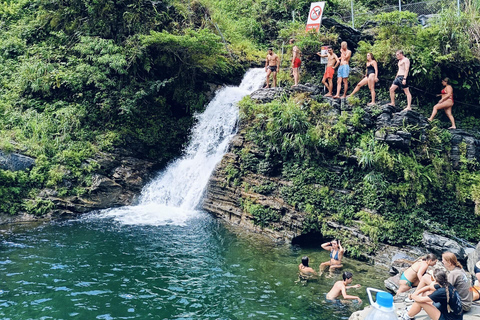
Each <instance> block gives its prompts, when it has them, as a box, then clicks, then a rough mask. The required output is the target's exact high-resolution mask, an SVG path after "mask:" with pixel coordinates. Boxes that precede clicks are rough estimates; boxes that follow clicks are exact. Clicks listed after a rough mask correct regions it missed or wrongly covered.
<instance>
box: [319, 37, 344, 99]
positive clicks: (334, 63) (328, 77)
mask: <svg viewBox="0 0 480 320" xmlns="http://www.w3.org/2000/svg"><path fill="white" fill-rule="evenodd" d="M317 55H319V56H320V57H321V58H327V68H326V70H325V74H324V75H323V78H322V83H323V84H324V86H325V87H327V89H328V93H327V94H326V95H325V97H331V96H332V91H333V74H334V73H335V69H336V68H337V67H338V65H339V64H340V60H339V59H338V57H337V55H336V54H335V53H334V52H333V49H332V47H331V46H328V48H327V54H322V53H321V52H317Z"/></svg>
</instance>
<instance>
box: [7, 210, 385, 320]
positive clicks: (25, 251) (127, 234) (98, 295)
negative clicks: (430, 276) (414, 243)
mask: <svg viewBox="0 0 480 320" xmlns="http://www.w3.org/2000/svg"><path fill="white" fill-rule="evenodd" d="M1 250H2V253H3V254H2V259H1V260H0V274H2V276H1V282H0V287H1V289H2V291H1V292H0V318H2V319H9V318H10V319H42V318H44V319H70V318H73V319H74V318H78V319H248V318H250V319H260V318H262V319H263V318H272V319H300V318H309V319H329V320H334V319H348V316H349V315H350V314H351V312H353V311H355V310H357V309H358V308H359V306H358V305H350V306H342V307H338V306H333V305H330V304H327V303H326V302H325V299H324V297H325V293H326V292H327V291H328V290H329V289H330V287H331V286H332V285H333V283H334V282H335V281H337V280H339V279H340V275H339V274H333V275H329V274H326V275H323V276H322V277H320V279H318V280H316V281H308V282H298V264H299V262H300V258H301V256H303V255H308V256H310V260H311V265H312V266H313V267H315V268H317V267H318V265H319V264H320V263H321V262H322V261H324V260H325V259H328V253H327V252H322V251H319V250H318V249H310V248H306V249H303V248H301V247H299V246H290V245H277V244H275V243H273V242H272V241H271V240H270V239H268V238H265V237H262V236H261V235H252V234H246V233H241V232H240V233H238V232H232V231H231V230H230V228H226V227H225V226H224V225H223V224H222V223H221V222H219V221H217V220H215V219H213V218H211V217H210V216H209V215H208V214H206V213H203V214H202V215H201V216H200V217H197V218H194V219H191V220H189V221H188V222H187V223H186V224H185V225H184V226H174V225H164V226H138V225H122V224H119V223H115V222H113V221H111V220H108V219H97V218H96V217H95V216H91V217H90V218H86V219H80V220H76V221H67V222H61V223H50V224H45V225H42V226H40V227H37V228H32V229H28V230H24V232H23V233H22V234H14V235H12V236H11V237H10V238H9V239H8V241H4V242H3V243H2V244H1ZM345 269H346V270H347V269H348V270H350V271H352V272H353V273H354V279H355V280H354V283H361V284H362V285H363V288H362V289H353V290H351V292H350V293H351V294H355V295H356V294H358V295H360V297H361V298H362V299H364V300H365V298H366V294H365V290H364V288H365V287H366V286H374V287H379V286H380V285H381V283H382V280H381V279H383V278H384V276H385V275H386V271H383V274H380V275H379V277H378V279H375V278H377V277H375V276H374V275H378V274H377V273H376V271H375V270H374V269H373V268H372V267H370V266H364V265H361V264H359V263H358V262H356V261H354V260H350V259H346V261H345Z"/></svg>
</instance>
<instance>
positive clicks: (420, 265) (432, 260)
mask: <svg viewBox="0 0 480 320" xmlns="http://www.w3.org/2000/svg"><path fill="white" fill-rule="evenodd" d="M436 263H437V257H436V256H435V255H434V254H433V253H429V254H427V255H426V256H425V257H424V258H422V259H421V260H419V261H416V262H414V263H413V264H412V265H411V266H410V267H408V268H407V269H406V270H405V271H404V272H403V273H402V275H401V276H400V281H399V282H398V284H399V286H398V290H397V295H398V294H399V293H402V292H406V291H408V290H410V289H411V288H413V287H415V286H417V285H418V284H419V283H420V279H422V277H423V275H424V274H425V272H427V269H428V267H433V266H434V265H435V264H436Z"/></svg>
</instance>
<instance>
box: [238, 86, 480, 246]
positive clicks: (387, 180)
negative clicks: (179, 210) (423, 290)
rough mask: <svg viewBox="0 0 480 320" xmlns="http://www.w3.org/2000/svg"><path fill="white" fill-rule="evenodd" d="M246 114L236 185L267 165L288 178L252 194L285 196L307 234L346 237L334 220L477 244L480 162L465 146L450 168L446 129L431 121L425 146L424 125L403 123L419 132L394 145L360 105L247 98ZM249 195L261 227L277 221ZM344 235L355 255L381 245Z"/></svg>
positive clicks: (381, 233) (397, 240)
mask: <svg viewBox="0 0 480 320" xmlns="http://www.w3.org/2000/svg"><path fill="white" fill-rule="evenodd" d="M372 114H373V115H375V111H374V112H373V113H372ZM377 115H378V113H377ZM241 116H242V119H243V121H247V123H248V126H247V129H246V132H245V137H246V139H247V143H246V147H244V148H243V149H240V150H239V151H238V154H239V160H238V161H239V164H238V168H239V169H236V172H235V173H236V175H235V179H236V183H237V185H240V184H241V183H242V178H243V177H245V176H247V175H249V174H251V173H260V172H259V164H260V163H262V162H268V163H269V170H267V171H265V170H263V171H262V172H261V174H264V175H267V176H269V177H273V178H275V179H281V180H285V181H288V182H289V183H288V184H286V185H283V186H282V185H278V186H276V189H272V187H274V186H275V184H273V185H272V184H264V185H260V186H253V187H252V186H250V188H249V190H251V191H253V192H257V193H263V190H264V188H265V187H267V190H268V192H269V193H271V192H279V194H280V196H281V197H282V198H283V200H284V201H286V202H287V203H288V204H289V205H291V206H293V207H294V208H296V209H297V210H299V211H302V212H304V213H305V214H306V216H307V219H306V221H305V222H304V232H311V231H318V232H321V233H322V234H323V235H331V236H339V234H338V232H339V231H337V230H336V229H332V228H331V227H329V226H328V222H329V221H335V222H337V223H340V224H342V225H346V226H357V227H358V228H359V229H360V230H361V231H362V232H363V233H364V234H365V235H367V236H369V237H370V238H371V239H372V240H373V241H374V242H375V243H380V242H384V243H389V244H397V245H398V244H418V242H419V240H420V239H421V235H422V232H423V231H424V230H430V231H433V232H436V233H438V232H440V233H444V234H447V235H455V236H459V237H462V238H465V239H467V240H472V241H473V240H476V239H478V237H479V236H480V228H478V227H476V226H478V225H479V222H480V218H479V217H478V216H477V215H476V214H475V203H478V202H479V200H480V199H479V194H478V190H479V186H480V167H479V165H478V163H477V162H471V161H467V160H466V157H465V154H466V149H465V148H464V147H462V148H460V149H462V150H461V154H462V156H461V165H460V168H459V169H458V170H453V168H452V165H451V162H450V159H449V151H450V147H449V146H450V134H449V132H448V131H446V130H443V129H440V128H438V127H435V126H434V127H432V128H431V129H428V130H427V135H426V137H425V139H426V141H424V142H420V134H421V128H417V127H412V126H405V127H403V128H402V130H403V131H408V132H409V133H410V134H412V137H413V139H412V141H413V144H412V147H411V148H410V149H409V150H400V149H394V148H391V147H389V146H388V145H387V144H386V143H384V142H381V141H377V140H376V139H375V137H374V135H373V131H372V129H368V128H366V126H365V125H364V123H365V121H364V120H363V119H365V116H366V112H365V111H364V110H363V109H362V108H354V109H353V110H352V111H343V112H341V113H339V112H338V111H336V110H335V109H333V108H331V107H330V106H329V105H328V104H324V103H319V102H317V101H315V100H312V99H309V98H306V97H303V98H302V99H299V97H298V96H297V97H292V98H282V99H280V100H275V101H272V102H271V103H267V104H256V103H254V102H253V101H252V100H250V99H249V98H245V99H244V100H242V102H241ZM252 149H253V150H256V151H255V153H252V152H251V150H252ZM232 167H235V166H234V165H233V164H232ZM242 201H243V207H244V210H245V211H246V212H249V213H250V214H252V215H253V216H254V217H255V219H254V221H255V223H257V224H258V225H260V226H261V227H266V226H269V223H270V225H271V226H273V225H272V222H276V221H278V219H279V218H280V215H279V213H278V212H276V211H275V210H274V209H272V208H268V207H264V206H262V205H260V204H259V203H256V202H255V201H254V200H252V199H249V198H247V199H244V200H242ZM342 237H344V241H343V243H344V244H345V245H346V247H347V248H349V249H350V250H352V251H351V252H352V253H353V254H355V253H357V254H359V253H360V252H369V251H371V250H374V248H372V247H369V248H363V247H361V245H360V247H359V244H358V241H357V240H355V239H352V238H351V237H349V236H348V235H347V233H345V234H343V236H342V233H340V238H342Z"/></svg>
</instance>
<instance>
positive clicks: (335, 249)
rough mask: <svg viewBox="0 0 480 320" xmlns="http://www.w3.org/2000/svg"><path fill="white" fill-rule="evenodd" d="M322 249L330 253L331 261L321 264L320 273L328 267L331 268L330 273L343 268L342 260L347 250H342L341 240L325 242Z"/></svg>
mask: <svg viewBox="0 0 480 320" xmlns="http://www.w3.org/2000/svg"><path fill="white" fill-rule="evenodd" d="M322 248H323V249H325V250H327V251H330V260H329V261H326V262H323V263H322V264H320V273H322V271H323V270H324V269H326V268H327V267H330V271H333V270H336V269H340V268H341V267H343V265H342V258H343V254H344V252H345V250H344V249H343V248H342V245H341V244H340V241H339V240H332V241H330V242H325V243H324V244H322Z"/></svg>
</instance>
